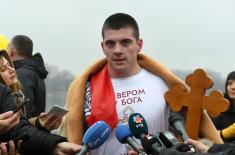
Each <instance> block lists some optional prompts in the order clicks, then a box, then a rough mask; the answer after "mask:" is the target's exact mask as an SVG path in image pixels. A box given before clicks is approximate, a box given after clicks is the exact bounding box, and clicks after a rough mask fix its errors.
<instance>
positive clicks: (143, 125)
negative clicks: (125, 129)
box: [128, 113, 148, 139]
mask: <svg viewBox="0 0 235 155" xmlns="http://www.w3.org/2000/svg"><path fill="white" fill-rule="evenodd" d="M128 124H129V128H130V130H131V133H132V134H133V136H134V137H135V138H137V139H140V135H141V134H148V126H147V122H146V120H145V119H144V117H143V116H142V115H141V114H139V113H133V114H131V115H130V116H129V120H128Z"/></svg>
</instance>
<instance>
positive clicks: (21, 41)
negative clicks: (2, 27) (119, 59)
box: [12, 35, 33, 58]
mask: <svg viewBox="0 0 235 155" xmlns="http://www.w3.org/2000/svg"><path fill="white" fill-rule="evenodd" d="M12 45H13V46H14V47H15V49H16V52H17V53H18V54H19V55H20V56H23V57H27V58H28V57H31V56H32V55H33V41H32V40H31V39H30V38H29V37H27V36H25V35H17V36H15V37H14V38H13V39H12Z"/></svg>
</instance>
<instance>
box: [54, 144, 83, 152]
mask: <svg viewBox="0 0 235 155" xmlns="http://www.w3.org/2000/svg"><path fill="white" fill-rule="evenodd" d="M81 148H82V147H81V146H80V145H77V144H73V143H68V142H62V143H58V144H57V145H56V147H55V148H54V150H53V154H54V155H71V154H76V153H78V152H79V151H80V150H81Z"/></svg>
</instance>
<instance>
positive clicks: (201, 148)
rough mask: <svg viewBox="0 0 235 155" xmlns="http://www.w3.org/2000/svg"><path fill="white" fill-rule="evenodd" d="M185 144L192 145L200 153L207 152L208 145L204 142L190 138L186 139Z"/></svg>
mask: <svg viewBox="0 0 235 155" xmlns="http://www.w3.org/2000/svg"><path fill="white" fill-rule="evenodd" d="M186 144H188V145H192V146H193V147H194V148H195V149H196V151H198V152H200V153H207V151H208V149H209V147H208V146H206V145H205V144H203V143H201V142H199V141H195V140H192V139H188V140H187V141H186Z"/></svg>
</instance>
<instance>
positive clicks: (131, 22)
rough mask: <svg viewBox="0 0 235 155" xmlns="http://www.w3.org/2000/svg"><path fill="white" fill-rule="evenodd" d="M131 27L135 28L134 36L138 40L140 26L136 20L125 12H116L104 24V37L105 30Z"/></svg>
mask: <svg viewBox="0 0 235 155" xmlns="http://www.w3.org/2000/svg"><path fill="white" fill-rule="evenodd" d="M127 27H130V28H132V29H133V33H134V37H135V38H136V40H138V39H139V26H138V24H137V22H136V20H135V19H134V18H133V17H132V16H130V15H128V14H125V13H116V14H113V15H111V16H109V17H108V18H107V19H106V20H105V21H104V24H103V27H102V37H103V38H104V31H105V30H107V29H114V30H119V29H121V28H127Z"/></svg>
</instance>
